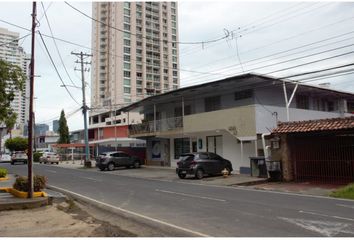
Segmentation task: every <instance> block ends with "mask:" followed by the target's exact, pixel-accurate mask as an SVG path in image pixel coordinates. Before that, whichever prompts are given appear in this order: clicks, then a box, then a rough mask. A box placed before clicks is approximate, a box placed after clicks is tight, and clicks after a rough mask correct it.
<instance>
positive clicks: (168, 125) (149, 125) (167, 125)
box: [129, 117, 183, 135]
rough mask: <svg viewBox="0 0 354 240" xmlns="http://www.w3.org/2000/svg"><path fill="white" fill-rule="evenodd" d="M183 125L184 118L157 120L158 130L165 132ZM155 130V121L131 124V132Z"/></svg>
mask: <svg viewBox="0 0 354 240" xmlns="http://www.w3.org/2000/svg"><path fill="white" fill-rule="evenodd" d="M182 127H183V118H182V117H175V118H165V119H161V120H156V132H164V131H171V130H176V129H180V128H182ZM153 132H155V124H154V121H148V122H143V123H140V124H133V125H129V133H130V134H131V135H134V134H143V133H153Z"/></svg>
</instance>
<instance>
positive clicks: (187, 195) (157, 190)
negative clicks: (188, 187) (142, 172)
mask: <svg viewBox="0 0 354 240" xmlns="http://www.w3.org/2000/svg"><path fill="white" fill-rule="evenodd" d="M155 191H156V192H162V193H168V194H175V195H181V196H186V197H192V198H200V199H206V200H212V201H219V202H226V200H224V199H219V198H211V197H203V196H198V195H193V194H188V193H179V192H172V191H166V190H160V189H155Z"/></svg>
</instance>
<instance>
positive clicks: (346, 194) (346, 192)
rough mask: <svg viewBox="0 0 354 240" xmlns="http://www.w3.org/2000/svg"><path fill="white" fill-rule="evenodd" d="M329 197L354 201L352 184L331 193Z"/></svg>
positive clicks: (353, 186)
mask: <svg viewBox="0 0 354 240" xmlns="http://www.w3.org/2000/svg"><path fill="white" fill-rule="evenodd" d="M330 196H331V197H336V198H347V199H354V183H352V184H349V185H347V186H345V187H342V188H339V189H338V190H336V191H333V192H332V193H331V194H330Z"/></svg>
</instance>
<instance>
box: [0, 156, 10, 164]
mask: <svg viewBox="0 0 354 240" xmlns="http://www.w3.org/2000/svg"><path fill="white" fill-rule="evenodd" d="M0 162H3V163H9V162H11V156H10V155H9V154H2V155H1V156H0Z"/></svg>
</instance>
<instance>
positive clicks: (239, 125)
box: [120, 74, 354, 173]
mask: <svg viewBox="0 0 354 240" xmlns="http://www.w3.org/2000/svg"><path fill="white" fill-rule="evenodd" d="M284 89H285V90H284ZM285 96H286V98H285ZM285 99H286V100H285ZM353 103H354V95H353V94H352V93H346V92H342V91H337V90H332V89H329V88H323V87H319V86H312V85H306V84H297V83H294V82H290V81H286V80H280V79H275V78H271V77H267V76H261V75H255V74H244V75H240V76H235V77H230V78H227V79H223V80H220V81H215V82H209V83H205V84H200V85H196V86H191V87H186V88H181V89H177V90H174V91H171V92H168V93H164V94H159V95H156V96H152V97H148V98H146V99H144V100H141V101H139V102H136V103H133V104H131V105H129V106H127V107H124V108H122V109H120V111H122V112H126V113H127V115H128V116H129V115H130V114H133V113H134V114H137V113H141V114H143V116H144V119H143V120H142V121H141V122H140V123H132V122H129V121H128V124H129V137H132V138H140V139H144V140H146V146H147V152H146V158H147V164H150V165H159V166H172V167H174V166H176V164H177V161H178V158H179V156H180V155H181V154H182V153H187V152H198V151H208V152H214V153H216V154H219V155H221V156H222V157H224V158H226V159H228V160H230V161H231V162H232V164H233V168H234V170H235V172H241V173H248V172H249V171H250V160H249V157H250V156H259V155H262V154H263V147H262V142H261V135H262V134H263V133H270V132H271V131H272V129H273V128H275V127H276V126H277V122H278V121H288V120H291V121H294V120H311V119H321V118H337V117H344V116H350V115H352V114H351V112H353ZM286 105H288V106H289V107H286Z"/></svg>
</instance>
